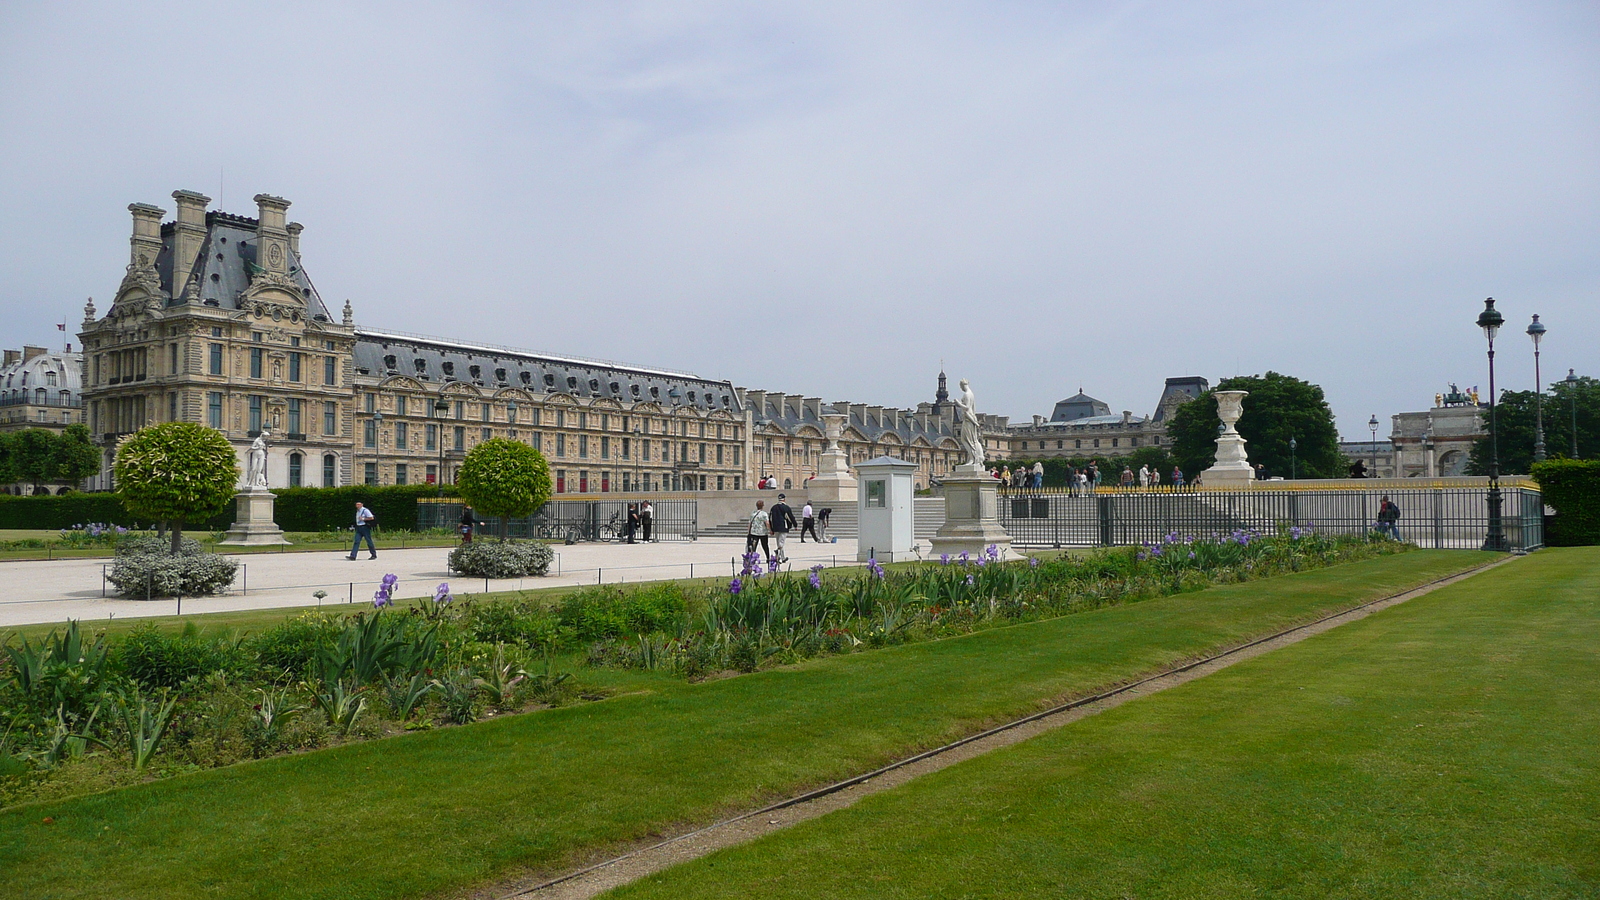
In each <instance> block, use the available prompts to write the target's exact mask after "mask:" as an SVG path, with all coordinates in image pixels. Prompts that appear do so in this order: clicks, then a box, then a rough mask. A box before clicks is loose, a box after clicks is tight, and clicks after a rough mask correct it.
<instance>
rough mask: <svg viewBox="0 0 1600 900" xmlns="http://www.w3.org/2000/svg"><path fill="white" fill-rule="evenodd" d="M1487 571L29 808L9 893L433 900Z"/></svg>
mask: <svg viewBox="0 0 1600 900" xmlns="http://www.w3.org/2000/svg"><path fill="white" fill-rule="evenodd" d="M1487 558H1488V557H1486V555H1484V554H1479V553H1472V552H1460V551H1418V552H1413V553H1407V554H1400V555H1395V556H1386V557H1380V558H1377V559H1371V560H1366V561H1363V562H1358V563H1351V564H1346V565H1342V566H1336V567H1332V568H1328V569H1322V570H1318V571H1315V572H1309V573H1302V574H1299V575H1292V576H1285V577H1281V578H1273V579H1265V580H1262V581H1258V582H1254V583H1250V584H1244V585H1235V586H1230V587H1227V588H1219V589H1213V590H1210V591H1202V592H1196V593H1191V594H1185V595H1180V596H1176V597H1169V598H1165V599H1161V600H1151V601H1146V602H1144V603H1138V604H1133V605H1129V606H1123V607H1112V608H1108V609H1103V610H1098V611H1095V612H1090V613H1084V614H1080V615H1075V616H1068V617H1064V618H1060V619H1055V620H1050V621H1045V622H1036V623H1029V624H1024V625H1018V626H1013V627H1008V628H997V629H993V630H989V631H983V632H979V633H976V634H972V635H967V636H963V637H960V638H953V639H950V640H944V641H937V642H930V643H924V644H915V645H910V646H905V647H899V648H893V649H887V650H879V651H874V652H870V653H862V654H856V655H851V656H846V657H832V658H826V659H820V660H814V661H811V662H808V663H805V664H801V665H798V666H794V667H791V668H786V669H781V670H775V671H769V672H762V673H757V674H754V675H747V676H743V677H739V678H730V679H725V680H721V681H713V682H708V683H704V684H697V685H691V684H682V683H678V684H672V683H662V684H661V685H660V687H659V688H657V689H656V690H654V691H652V692H648V693H636V694H631V695H626V696H621V697H617V698H615V699H612V700H608V701H604V702H600V703H590V704H584V705H580V706H574V707H568V708H563V709H555V710H549V711H546V712H540V713H534V714H530V715H523V716H515V717H509V718H504V719H499V720H495V721H491V722H484V723H480V724H477V725H472V726H468V727H463V728H454V729H445V730H440V731H434V732H425V733H419V734H414V735H408V736H404V737H397V738H390V739H386V740H383V741H373V742H369V743H364V744H358V745H350V746H346V747H341V748H337V749H333V750H328V751H321V752H315V753H308V754H304V755H301V756H293V757H280V758H276V759H270V760H264V761H261V762H257V763H249V764H244V765H239V766H235V767H232V768H228V769H218V770H211V771H207V772H203V773H199V774H196V775H192V776H184V777H177V778H171V779H167V780H164V781H159V782H152V783H148V784H144V785H139V786H137V787H133V788H125V789H121V790H117V791H112V792H108V793H104V794H99V795H94V796H89V797H83V798H78V799H74V800H68V801H58V802H51V803H44V804H36V805H32V806H24V807H17V808H13V809H11V810H8V811H5V812H0V872H4V873H5V879H4V882H3V883H4V885H5V891H6V893H8V894H10V895H14V896H30V897H31V896H54V897H72V896H84V897H88V896H94V897H103V896H126V897H135V896H136V897H144V898H150V897H192V896H197V895H204V896H208V897H283V896H295V897H305V898H321V897H330V898H332V897H338V898H369V897H371V898H377V897H417V896H428V895H431V894H435V893H437V892H439V891H441V890H445V889H449V888H452V887H458V886H461V885H464V884H470V883H475V882H478V881H481V880H484V879H488V878H491V877H496V876H499V875H504V874H506V873H507V872H509V871H511V870H514V869H517V868H519V867H546V866H553V865H558V864H560V863H562V862H563V861H565V860H568V859H570V858H572V857H573V856H574V855H575V854H579V853H583V852H585V851H588V850H592V849H594V848H597V847H600V846H604V845H607V844H609V843H612V842H617V841H625V840H630V839H636V838H640V837H644V836H646V835H649V834H652V833H656V832H658V831H659V830H660V829H663V828H668V827H671V826H672V825H673V824H674V823H682V822H690V821H705V820H708V819H710V818H711V817H713V816H715V815H716V814H717V813H719V812H721V811H725V810H727V809H730V808H738V807H747V806H750V805H752V804H754V803H757V802H759V801H761V800H764V799H767V798H771V797H774V796H778V795H783V794H787V793H790V792H792V791H794V790H796V789H797V788H799V787H801V786H803V785H810V784H816V783H820V782H826V781H829V780H833V779H837V778H839V777H842V776H845V775H848V774H853V773H857V772H860V771H863V770H866V769H868V768H871V767H873V766H875V765H877V764H881V763H882V762H885V761H887V760H889V759H892V758H895V757H898V756H900V755H903V754H905V753H907V752H909V751H911V750H914V749H916V748H920V747H927V746H933V745H936V744H938V743H942V742H944V741H946V740H948V739H950V738H952V737H954V736H957V735H959V734H963V733H968V732H971V731H972V730H974V729H975V728H977V727H979V726H981V725H983V724H985V723H989V722H993V721H996V720H999V719H1002V718H1005V717H1009V716H1014V715H1016V714H1019V713H1022V712H1026V711H1029V710H1033V709H1036V708H1039V707H1040V706H1041V705H1043V704H1045V703H1046V702H1048V701H1049V700H1050V699H1051V698H1056V697H1060V696H1062V695H1066V694H1077V693H1085V692H1089V691H1092V690H1094V689H1095V688H1098V687H1102V686H1105V685H1107V684H1110V683H1114V682H1117V681H1120V680H1123V679H1126V678H1129V677H1131V676H1133V675H1135V674H1137V673H1140V672H1144V671H1148V670H1150V669H1152V668H1156V667H1160V666H1163V665H1167V664H1170V663H1172V662H1174V661H1176V660H1180V659H1184V658H1189V657H1192V656H1195V655H1198V654H1201V653H1204V652H1205V651H1207V650H1209V649H1211V648H1215V647H1218V646H1220V645H1227V644H1233V643H1237V642H1239V641H1241V640H1243V639H1246V638H1248V637H1251V636H1254V635H1258V634H1261V633H1264V632H1268V631H1271V630H1273V629H1275V628H1278V627H1281V626H1283V625H1285V624H1287V623H1290V622H1294V621H1300V620H1304V619H1308V618H1313V617H1316V616H1319V615H1323V614H1326V613H1327V612H1329V611H1332V610H1336V609H1342V608H1346V607H1348V606H1350V605H1352V604H1353V603H1355V602H1359V601H1361V600H1364V599H1369V598H1372V597H1375V596H1381V595H1383V594H1386V593H1391V592H1393V591H1395V590H1399V589H1403V588H1405V587H1409V586H1412V585H1415V584H1418V583H1422V582H1425V581H1429V580H1432V579H1435V578H1438V577H1441V576H1442V575H1445V574H1447V573H1450V572H1454V571H1459V570H1461V569H1463V568H1466V567H1469V566H1472V565H1475V564H1478V563H1480V562H1483V561H1484V560H1485V559H1487ZM46 818H49V819H52V820H53V821H52V822H51V823H50V824H45V823H44V820H45V819H46Z"/></svg>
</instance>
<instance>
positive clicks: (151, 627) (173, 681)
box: [116, 622, 247, 688]
mask: <svg viewBox="0 0 1600 900" xmlns="http://www.w3.org/2000/svg"><path fill="white" fill-rule="evenodd" d="M116 657H117V661H118V663H119V664H120V665H121V667H122V671H123V673H124V674H126V675H127V676H128V677H130V678H132V679H134V680H135V681H137V682H139V683H140V684H142V685H144V686H146V687H155V688H161V687H166V688H177V687H179V686H180V685H182V684H183V682H184V681H185V680H186V679H189V678H201V677H204V676H206V675H210V674H211V673H213V672H236V671H239V670H241V669H243V668H245V666H246V663H247V656H246V654H245V652H244V650H243V649H242V647H241V644H240V642H239V641H237V640H229V639H227V638H210V639H208V638H205V637H202V636H201V634H200V632H199V630H198V629H197V628H196V627H195V624H194V623H193V622H189V623H188V624H186V625H185V626H184V629H183V631H181V632H179V633H178V634H168V633H166V632H164V631H162V630H161V629H160V628H158V627H156V625H155V623H153V622H146V623H143V624H141V625H139V626H138V627H136V628H134V629H133V631H132V632H130V633H129V634H128V636H127V637H126V638H124V639H123V640H122V641H121V642H120V643H118V644H117V646H116Z"/></svg>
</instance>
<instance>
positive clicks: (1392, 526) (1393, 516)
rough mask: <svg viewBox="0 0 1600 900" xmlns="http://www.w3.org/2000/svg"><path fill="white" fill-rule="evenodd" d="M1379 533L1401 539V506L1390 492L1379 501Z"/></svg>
mask: <svg viewBox="0 0 1600 900" xmlns="http://www.w3.org/2000/svg"><path fill="white" fill-rule="evenodd" d="M1378 533H1379V534H1387V535H1388V536H1389V537H1392V538H1394V539H1395V540H1397V541H1398V540H1400V506H1399V504H1397V503H1395V502H1394V501H1393V500H1390V499H1389V495H1388V494H1384V495H1383V499H1382V500H1380V501H1378Z"/></svg>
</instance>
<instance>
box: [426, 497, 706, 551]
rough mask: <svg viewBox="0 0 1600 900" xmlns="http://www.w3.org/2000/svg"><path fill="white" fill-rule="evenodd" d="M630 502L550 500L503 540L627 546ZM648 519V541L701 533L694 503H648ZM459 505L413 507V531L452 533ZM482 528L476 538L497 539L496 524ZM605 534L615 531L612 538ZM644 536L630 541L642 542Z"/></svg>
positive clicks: (509, 526)
mask: <svg viewBox="0 0 1600 900" xmlns="http://www.w3.org/2000/svg"><path fill="white" fill-rule="evenodd" d="M630 502H636V501H630V500H551V501H550V502H548V503H546V504H545V505H544V506H543V507H541V508H540V510H539V511H538V512H536V513H534V514H533V515H531V516H522V517H519V518H512V519H509V520H507V521H506V523H505V526H506V531H507V536H508V537H514V538H539V539H543V540H556V541H560V540H566V539H567V538H569V537H570V538H571V539H572V540H576V541H598V540H601V539H602V538H604V539H607V540H616V539H622V540H626V539H627V536H626V529H627V521H628V504H629V503H630ZM650 505H651V507H652V508H653V510H654V513H653V514H652V515H651V517H650V539H651V540H652V541H692V540H695V535H696V534H697V533H698V532H699V530H700V508H699V502H698V501H695V500H683V499H661V500H652V501H651V503H650ZM462 506H463V504H462V502H461V501H460V500H451V499H445V500H424V501H422V502H420V503H418V504H417V527H418V528H455V527H456V526H457V525H458V524H460V522H461V509H462ZM481 518H482V520H483V521H485V522H487V523H488V525H487V526H485V527H484V528H483V529H482V530H481V533H482V534H483V535H485V536H495V535H499V534H500V527H501V522H500V519H498V518H495V517H492V516H483V517H481ZM610 529H615V537H613V535H612V531H611V530H610ZM643 537H644V534H643V533H642V532H641V533H640V534H638V535H636V536H635V540H642V539H643Z"/></svg>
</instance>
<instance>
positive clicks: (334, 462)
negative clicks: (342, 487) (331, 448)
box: [322, 453, 339, 487]
mask: <svg viewBox="0 0 1600 900" xmlns="http://www.w3.org/2000/svg"><path fill="white" fill-rule="evenodd" d="M322 486H323V487H338V486H339V457H337V456H334V455H333V454H332V453H328V454H325V455H324V456H323V457H322Z"/></svg>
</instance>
